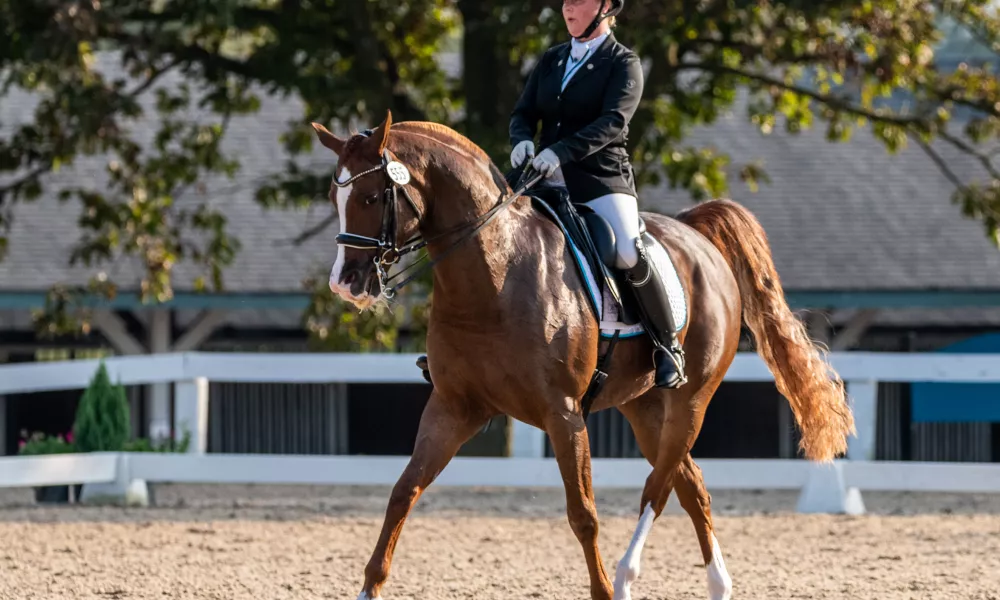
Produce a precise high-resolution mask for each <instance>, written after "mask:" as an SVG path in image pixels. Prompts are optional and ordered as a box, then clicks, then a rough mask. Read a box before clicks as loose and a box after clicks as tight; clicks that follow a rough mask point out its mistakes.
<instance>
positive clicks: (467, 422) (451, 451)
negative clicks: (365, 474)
mask: <svg viewBox="0 0 1000 600" xmlns="http://www.w3.org/2000/svg"><path fill="white" fill-rule="evenodd" d="M489 416H490V415H488V414H486V413H485V411H482V410H478V409H476V408H475V407H471V406H469V405H467V404H465V403H452V402H446V401H445V400H444V399H443V398H441V397H440V396H439V395H438V394H437V393H436V392H432V393H431V397H430V399H429V400H428V402H427V406H426V408H424V413H423V416H421V418H420V426H419V428H418V430H417V440H416V443H415V444H414V448H413V454H412V455H411V457H410V462H409V463H408V464H407V465H406V469H404V470H403V474H402V475H400V477H399V480H398V481H397V482H396V485H395V486H394V487H393V489H392V494H391V495H390V497H389V505H388V507H387V508H386V512H385V520H384V521H383V523H382V533H381V535H379V539H378V543H377V544H376V545H375V550H374V552H372V556H371V559H370V560H369V561H368V566H367V567H365V585H364V588H362V592H361V594H360V595H359V596H358V600H376V599H378V598H380V594H381V591H382V586H383V585H384V584H385V582H386V580H387V579H388V578H389V569H390V566H391V563H392V554H393V551H394V550H395V548H396V542H397V541H398V540H399V535H400V533H401V532H402V530H403V522H404V521H405V520H406V517H407V515H409V514H410V510H411V509H412V508H413V505H414V504H416V502H417V500H418V499H419V498H420V495H421V494H422V493H423V492H424V490H425V489H427V486H429V485H430V484H431V482H433V481H434V479H435V478H437V476H438V474H440V473H441V471H443V470H444V468H445V467H446V466H447V465H448V463H449V462H450V461H451V459H452V458H453V457H454V456H455V454H456V453H457V452H458V450H459V449H460V448H461V447H462V444H464V443H465V442H466V441H468V440H469V439H470V438H471V437H472V436H473V435H474V434H475V433H476V431H478V430H479V428H480V427H482V426H483V424H484V423H485V422H486V420H487V419H488V418H489Z"/></svg>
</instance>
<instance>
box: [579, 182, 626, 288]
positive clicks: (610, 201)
mask: <svg viewBox="0 0 1000 600" xmlns="http://www.w3.org/2000/svg"><path fill="white" fill-rule="evenodd" d="M585 204H586V206H589V207H590V208H592V209H594V212H596V213H597V214H599V215H601V216H602V217H604V218H605V219H607V220H608V223H610V224H611V229H613V230H614V232H615V250H616V254H617V255H618V256H617V258H616V259H615V266H616V267H618V268H619V269H631V268H632V267H634V266H635V265H636V263H638V262H639V251H638V250H636V248H635V240H636V239H638V237H639V202H638V201H637V200H636V198H635V196H630V195H628V194H608V195H606V196H601V197H599V198H594V199H593V200H591V201H590V202H587V203H585Z"/></svg>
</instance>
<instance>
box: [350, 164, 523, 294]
mask: <svg viewBox="0 0 1000 600" xmlns="http://www.w3.org/2000/svg"><path fill="white" fill-rule="evenodd" d="M532 170H533V169H532V168H531V166H530V165H527V168H526V169H525V170H524V171H523V172H522V173H521V177H520V178H519V180H518V184H519V185H518V186H517V188H516V189H514V191H513V192H512V193H511V195H510V196H509V197H508V198H506V199H503V200H502V201H498V202H497V204H495V205H493V207H492V208H491V209H490V210H489V211H487V212H485V213H483V214H482V215H480V216H479V217H476V218H475V219H474V220H472V221H468V222H465V223H462V224H460V225H458V226H457V227H453V228H451V229H448V230H446V231H443V232H441V233H439V234H437V235H434V236H432V237H431V238H429V239H422V236H421V235H419V234H418V235H416V236H414V237H413V238H411V239H409V240H407V241H406V242H405V243H404V244H403V247H402V248H400V247H398V246H397V245H396V225H397V204H398V193H399V192H402V193H403V197H404V198H406V201H407V203H408V204H409V205H410V208H411V209H412V210H413V213H414V214H415V215H416V216H417V223H418V225H419V223H420V221H421V220H422V219H423V214H422V213H421V212H420V209H418V208H417V205H416V203H415V202H414V201H413V198H412V197H410V194H409V192H407V191H406V187H404V186H406V185H407V184H408V183H409V182H410V171H409V170H408V169H407V168H406V166H405V165H404V164H402V163H401V162H398V161H395V160H391V159H390V158H389V150H388V149H385V150H384V151H383V153H382V163H381V164H380V165H379V166H377V167H372V168H371V169H368V170H366V171H362V172H361V173H358V174H357V175H353V176H352V177H351V178H350V179H348V180H347V181H343V182H341V181H338V180H337V177H336V176H335V177H334V178H333V183H334V185H336V186H337V187H339V188H343V187H347V186H349V185H351V184H352V183H354V182H355V181H357V180H358V179H360V178H362V177H365V176H366V175H371V174H374V173H378V172H380V171H382V172H384V173H385V175H386V178H387V183H386V188H385V191H384V192H383V193H382V196H383V198H384V199H385V206H384V209H383V212H382V231H381V233H380V234H379V237H378V238H373V237H368V236H364V235H357V234H354V233H340V234H338V235H337V238H336V239H337V244H339V245H341V246H347V247H350V248H358V249H360V250H376V251H377V253H376V255H375V258H374V263H375V272H376V274H377V275H378V280H379V287H380V288H381V289H382V293H383V294H384V295H385V297H386V298H388V299H390V300H391V299H392V298H393V297H395V295H396V292H397V291H398V290H399V289H400V288H402V287H403V286H405V285H406V284H408V283H410V282H411V281H413V280H414V279H416V278H417V277H418V276H419V275H420V274H421V273H422V272H424V271H425V270H427V269H429V268H431V267H433V266H434V265H436V264H438V263H439V262H441V261H442V260H444V259H445V258H446V257H447V256H448V255H449V254H451V253H452V252H454V251H455V250H456V249H457V248H458V247H459V245H461V244H462V243H463V242H465V241H466V240H469V239H472V238H473V237H474V236H475V235H477V234H478V233H479V232H480V231H481V230H482V229H483V228H484V227H486V225H488V224H489V223H490V221H492V220H493V219H495V218H496V216H497V215H499V214H500V211H502V210H503V209H505V208H507V207H508V206H510V204H511V203H512V202H514V200H516V199H517V198H519V197H520V196H521V195H522V194H523V193H524V192H525V191H526V190H527V189H528V188H529V187H531V186H532V185H534V184H535V183H537V182H538V181H539V180H541V179H542V177H543V175H542V174H541V173H538V172H534V173H532V174H531V176H530V177H527V174H528V173H529V172H530V171H532ZM371 202H374V200H366V203H368V204H371ZM344 216H345V215H341V218H344ZM469 227H472V228H473V229H472V230H471V231H469V232H467V233H466V234H465V235H463V236H462V237H460V238H459V239H458V240H457V241H455V242H454V243H453V244H451V245H450V246H449V247H448V248H447V249H446V250H445V251H444V252H443V253H442V254H441V255H440V256H438V257H437V258H436V259H434V260H431V261H430V262H429V263H427V264H425V265H423V266H422V267H420V268H419V269H417V270H416V271H415V272H414V273H411V274H410V276H409V277H407V278H406V279H403V280H402V281H400V282H399V283H397V284H396V285H394V286H392V287H387V286H388V284H389V282H390V281H392V280H393V279H395V278H397V277H399V276H400V275H402V274H403V273H405V272H406V271H408V270H410V269H412V268H413V267H415V266H417V265H419V264H420V261H418V262H416V263H413V264H411V265H410V266H408V267H406V268H404V269H403V270H401V271H399V272H398V273H396V274H395V275H392V276H391V277H390V276H389V274H388V270H389V268H391V267H392V265H394V264H396V263H398V262H399V260H400V259H401V258H402V257H403V256H405V255H407V254H409V253H411V252H415V251H417V250H420V249H421V248H424V247H425V246H427V244H429V243H431V242H433V241H435V240H438V239H441V238H442V237H445V236H448V235H452V234H454V233H459V232H462V231H463V230H465V229H467V228H469ZM423 260H427V259H426V257H425V258H423V259H421V261H423Z"/></svg>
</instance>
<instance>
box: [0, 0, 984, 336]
mask: <svg viewBox="0 0 1000 600" xmlns="http://www.w3.org/2000/svg"><path fill="white" fill-rule="evenodd" d="M991 4H992V2H991V1H989V0H962V1H959V0H905V1H902V2H900V1H898V0H854V1H847V0H831V1H828V2H815V1H812V0H790V1H786V2H777V1H771V0H706V1H694V0H655V1H654V0H630V1H629V2H628V4H627V7H626V10H625V12H624V13H623V15H621V17H620V22H621V24H622V32H621V33H620V34H619V36H620V37H621V39H622V40H623V41H624V42H625V43H627V44H628V45H629V46H631V47H633V48H634V49H636V51H637V52H639V54H640V55H641V56H642V57H643V58H644V59H645V60H646V61H648V66H649V74H648V76H647V80H646V88H645V94H644V101H643V105H642V107H641V108H640V110H639V112H638V113H637V114H636V116H635V121H634V127H633V131H636V132H648V133H647V134H645V135H642V136H635V137H634V138H633V139H631V140H630V144H631V151H632V153H633V156H635V157H636V161H635V162H636V166H637V171H638V173H637V174H638V176H639V182H640V184H644V183H653V182H657V181H660V180H663V179H666V180H667V181H668V182H669V183H670V184H671V185H672V186H675V187H678V188H683V189H686V190H688V191H689V192H690V194H691V196H692V198H693V199H695V200H700V199H703V198H707V197H713V196H718V195H721V194H724V193H725V192H726V190H727V186H728V185H729V182H728V181H727V180H726V177H725V175H724V173H723V170H722V168H723V166H724V164H725V163H726V161H727V160H728V159H727V157H726V156H724V155H717V154H713V153H712V152H710V151H708V150H704V149H698V148H691V147H688V145H687V144H686V143H685V139H686V136H687V134H688V132H689V131H690V129H691V128H692V127H694V126H696V125H702V124H710V123H712V122H713V121H714V120H715V119H716V118H717V117H718V115H719V114H720V113H721V112H722V111H724V110H726V109H728V108H730V107H732V106H733V105H734V103H735V101H736V98H737V94H738V92H740V90H744V91H745V92H746V93H749V94H750V97H751V99H752V102H751V104H750V110H749V113H748V114H747V118H748V119H749V120H751V121H752V122H753V123H755V124H756V125H757V126H758V127H760V129H761V130H762V131H764V132H768V131H773V130H774V129H775V128H777V127H784V128H786V129H787V130H789V131H792V132H796V131H800V130H802V129H803V128H806V127H823V128H825V130H826V132H827V136H828V138H829V139H830V140H831V141H848V140H849V139H850V138H851V136H852V135H855V134H856V130H857V129H858V128H860V127H865V128H868V129H869V130H870V132H871V134H872V135H875V136H876V137H877V138H878V139H879V140H881V141H882V142H883V143H884V144H885V146H886V149H887V151H889V152H893V151H896V150H897V149H899V148H900V147H902V146H903V145H905V144H908V143H913V144H916V145H918V146H919V147H920V148H922V149H923V150H924V151H925V152H927V154H928V155H929V156H930V157H931V158H932V159H933V160H934V161H935V163H936V164H937V165H938V166H939V168H940V169H941V170H942V171H943V172H944V173H945V174H947V175H948V176H949V177H950V178H951V180H952V181H953V183H954V184H955V187H956V191H955V195H954V198H953V200H954V201H955V202H957V203H958V204H959V205H960V207H961V208H960V209H961V210H962V211H963V213H964V214H966V215H968V216H969V217H971V218H975V219H978V220H980V221H981V222H982V223H983V227H984V230H985V232H986V234H987V235H988V236H989V237H990V238H991V239H992V240H993V242H994V243H997V244H1000V233H998V232H1000V172H998V171H997V168H996V167H995V166H994V164H993V161H992V153H991V151H990V150H989V149H988V148H989V144H991V143H993V142H995V140H996V138H997V136H998V133H1000V127H998V124H1000V121H998V117H1000V91H998V81H1000V80H998V78H997V76H996V74H995V69H994V65H995V64H996V62H997V61H996V58H997V57H996V52H997V50H998V49H1000V46H998V43H1000V17H998V16H997V14H996V12H995V10H994V9H993V8H992V6H991ZM949 24H954V25H958V26H960V27H962V28H963V30H964V31H965V32H966V33H967V35H969V36H972V37H973V38H974V39H975V40H977V41H978V42H979V44H980V46H979V48H980V51H981V52H980V55H979V56H978V57H977V58H976V59H975V60H970V61H968V62H965V63H962V64H960V65H959V66H958V67H957V68H951V67H949V66H948V65H943V64H940V63H939V61H937V60H936V57H935V48H936V47H937V46H938V45H939V44H940V43H941V41H942V39H943V35H944V34H943V31H944V28H946V27H948V26H949ZM0 33H2V37H0V73H2V80H0V81H2V84H0V86H2V87H0V102H2V101H3V100H2V98H3V97H5V96H7V95H9V94H12V93H15V92H25V91H27V92H31V93H34V94H37V95H39V96H40V97H41V102H40V103H39V105H38V107H37V109H36V111H35V115H34V120H33V121H32V122H30V123H27V124H23V125H19V126H15V127H10V126H9V125H7V126H6V129H4V130H3V133H2V134H0V225H2V224H8V225H9V222H10V215H11V208H12V205H13V203H16V202H23V201H30V200H32V199H35V198H37V197H38V196H39V195H40V194H41V193H42V191H43V178H44V175H45V174H46V173H48V172H49V171H51V170H53V169H58V168H60V166H62V165H66V164H72V163H73V162H74V161H75V160H77V159H78V158H80V157H84V156H91V155H99V156H104V157H106V161H105V164H106V171H107V177H108V184H107V186H106V187H101V188H99V189H95V188H93V187H86V186H79V187H77V188H74V189H69V190H64V191H62V197H63V198H64V199H65V200H67V201H68V200H69V199H75V200H76V201H78V202H80V203H81V204H82V205H83V206H84V207H85V208H86V212H85V213H84V215H85V216H84V218H83V219H82V220H81V222H80V227H81V237H80V240H79V244H78V245H77V247H76V249H75V250H74V252H73V255H72V256H71V257H69V258H70V260H72V261H74V262H76V261H82V262H83V263H84V264H86V265H92V264H99V263H101V262H102V261H107V260H110V259H111V258H112V257H113V256H115V255H117V254H124V255H127V256H131V257H136V258H138V259H139V260H140V261H141V263H142V265H143V267H144V272H145V277H144V281H143V286H142V290H141V291H142V293H143V298H144V299H147V300H150V301H154V302H155V301H162V300H166V299H169V298H170V297H171V294H172V274H171V272H172V267H173V265H175V264H176V263H177V262H178V261H186V260H190V261H194V262H196V263H197V264H199V265H201V266H202V267H203V269H204V274H203V275H202V277H200V278H199V280H198V281H197V282H196V283H197V285H198V286H199V287H204V288H205V289H207V288H208V287H209V286H211V288H213V289H216V290H219V289H222V288H223V287H224V285H223V271H224V269H225V267H226V266H227V265H229V264H231V262H232V260H233V257H234V256H235V254H236V253H237V252H239V249H240V245H239V241H238V240H235V239H233V238H232V237H231V236H229V235H228V234H227V232H226V217H225V215H224V214H222V213H221V212H219V211H218V210H216V209H213V208H211V207H209V206H208V205H206V204H204V203H200V202H198V201H182V200H185V197H184V195H183V194H184V192H185V191H186V190H188V189H189V188H190V187H192V186H196V185H197V184H198V182H199V181H200V180H201V179H202V178H204V177H206V176H208V175H213V174H217V175H218V174H221V175H225V176H229V177H236V176H238V174H239V161H238V158H237V157H232V156H225V155H224V154H223V153H222V152H221V150H220V141H221V140H222V139H223V137H224V136H225V135H226V134H227V125H228V123H229V120H230V118H231V117H232V116H233V115H236V114H246V113H252V112H255V111H257V110H259V107H260V97H259V94H260V92H259V91H254V90H265V91H266V92H267V93H271V94H275V95H289V96H295V97H298V98H300V99H302V101H303V102H304V107H305V108H304V110H303V114H302V118H301V119H299V120H296V121H295V122H293V123H290V124H289V126H288V130H287V131H286V132H285V133H284V135H283V136H282V138H281V139H280V140H275V143H282V144H283V145H284V146H285V148H286V149H287V150H288V152H289V153H290V154H291V155H292V157H294V156H296V155H297V154H300V153H302V152H304V151H306V150H309V149H311V148H312V143H313V142H312V140H313V137H312V132H311V130H310V129H309V126H308V123H309V122H310V121H320V122H325V123H332V122H333V121H340V122H348V121H350V120H351V119H356V120H357V121H359V122H366V123H374V122H378V121H379V120H381V118H382V116H383V115H384V114H385V110H386V109H391V110H392V111H393V114H394V115H396V116H397V118H399V119H429V120H434V121H438V122H443V123H447V124H450V125H453V126H455V127H456V128H457V129H459V130H460V131H463V132H464V133H467V134H468V135H469V136H470V137H471V138H472V139H474V140H475V141H476V142H477V143H479V144H480V145H481V146H483V148H484V149H486V150H487V151H488V152H489V153H490V154H491V156H493V158H494V160H495V161H496V162H497V163H498V164H501V165H506V164H507V152H508V151H509V148H508V145H507V132H506V130H507V127H506V123H507V116H508V115H509V112H510V107H511V106H512V105H513V102H514V101H515V100H516V97H517V94H518V93H519V90H520V87H521V84H522V82H523V80H524V77H525V74H526V70H527V69H528V68H529V67H530V64H531V61H532V60H533V59H534V57H536V56H537V55H538V53H539V52H540V51H542V50H543V49H544V48H546V47H547V46H548V45H550V44H552V43H554V42H555V41H561V40H562V39H564V37H565V36H564V32H563V25H562V22H561V18H560V16H559V14H558V8H557V7H555V6H554V5H553V4H552V3H550V2H547V1H543V0H497V1H496V2H477V1H474V0H410V1H408V2H396V1H390V0H365V1H350V2H349V1H345V0H320V1H316V2H300V1H298V0H220V1H217V2H212V3H203V2H195V1H194V0H156V1H147V2H143V1H139V0H132V1H128V0H117V1H116V0H104V1H98V0H86V1H84V0H78V1H74V2H56V1H54V0H37V1H34V2H22V1H18V0H0ZM447 51H457V52H459V53H460V54H461V56H462V60H463V64H464V65H465V68H464V70H463V75H462V77H461V78H460V79H458V80H453V79H451V78H449V77H448V76H447V75H446V71H445V70H444V69H443V68H442V67H441V65H440V64H439V62H438V58H439V57H440V56H441V55H442V54H443V53H446V52H447ZM108 61H110V62H112V63H115V64H120V65H121V67H123V68H124V70H125V71H126V72H128V73H129V75H130V79H129V80H113V79H109V78H107V77H105V76H103V75H101V72H100V70H99V69H96V68H95V64H96V63H98V62H101V63H106V62H108ZM171 71H176V72H179V73H183V74H184V75H185V77H186V81H187V82H188V83H187V84H186V85H181V86H178V87H177V88H176V89H164V88H156V86H155V84H156V82H157V81H158V80H159V79H160V78H161V77H163V75H164V74H166V73H169V72H171ZM154 88H155V91H154ZM147 98H149V99H150V100H152V101H153V102H152V104H153V106H154V108H155V113H156V117H157V118H158V122H159V123H160V129H159V132H158V133H157V135H156V136H155V138H154V139H153V140H152V142H151V143H144V142H142V141H140V140H137V139H134V137H132V136H131V135H130V133H129V132H128V129H127V124H128V123H129V122H131V121H132V120H134V119H137V118H140V117H142V116H144V115H145V113H146V112H147V109H144V108H143V107H142V100H144V99H147ZM901 99H905V100H906V102H901V101H900V100H901ZM195 107H197V108H200V109H201V110H202V111H204V112H205V113H206V114H207V115H208V116H207V118H204V119H201V120H199V121H198V122H194V121H191V120H190V119H189V118H187V117H185V113H186V112H187V111H189V110H190V109H192V108H195ZM146 116H148V115H146ZM939 144H945V145H947V146H951V147H952V148H954V149H956V150H957V151H958V152H960V153H961V154H964V155H967V156H969V157H971V158H972V159H973V160H975V161H977V162H978V163H979V164H981V165H982V167H983V170H984V172H985V173H987V174H988V177H987V178H986V180H985V181H981V182H967V181H964V180H962V179H960V178H959V177H957V176H956V175H955V174H954V172H953V169H952V168H951V166H950V165H949V163H948V162H947V161H946V160H945V159H944V158H943V157H942V155H941V153H940V152H939V151H938V149H937V148H939V147H940V146H939ZM330 175H331V174H330V173H329V172H312V171H308V170H305V169H303V168H302V167H300V166H298V165H297V164H295V163H294V162H293V163H290V164H289V166H288V169H287V171H286V173H284V174H283V175H282V176H281V177H280V178H276V179H274V180H270V181H266V182H263V183H262V184H261V185H260V187H259V189H258V191H257V194H256V199H257V201H259V202H261V203H262V204H264V205H265V206H268V207H273V208H275V209H279V208H294V207H300V206H303V205H306V204H308V203H310V202H313V201H314V200H313V199H314V198H322V197H324V196H325V195H326V191H327V187H328V185H329V177H330ZM741 178H742V179H743V180H744V181H745V182H746V183H747V184H748V185H751V186H754V185H756V184H757V181H758V180H765V181H766V173H764V172H763V171H762V170H761V169H759V168H758V167H756V166H755V165H745V166H743V167H742V169H741ZM320 231H321V230H316V231H313V232H309V233H310V234H316V233H319V232H320ZM2 235H3V234H2V231H0V253H2V250H3V248H4V245H5V238H4V237H2ZM94 289H95V290H98V291H101V292H102V293H104V294H112V293H114V289H115V286H114V282H108V281H100V282H95V286H94ZM59 292H60V293H59V294H56V295H55V296H54V299H53V301H52V305H51V307H50V309H51V310H49V311H47V312H48V313H50V314H52V315H59V314H60V313H62V312H65V310H66V307H67V306H70V305H71V303H70V302H69V301H68V300H67V299H66V296H65V294H64V291H62V290H60V291H59ZM328 306H329V307H331V309H332V310H334V311H336V310H342V307H340V308H337V304H336V302H331V303H329V304H328ZM314 308H316V307H315V306H314ZM313 316H315V315H313ZM364 318H376V317H370V316H365V317H364ZM314 322H317V321H314ZM46 323H47V324H49V325H51V326H52V329H53V330H60V329H63V328H65V327H66V326H67V324H68V323H69V322H68V321H66V320H65V319H60V318H59V317H58V316H56V317H52V318H50V319H49V320H48V321H46Z"/></svg>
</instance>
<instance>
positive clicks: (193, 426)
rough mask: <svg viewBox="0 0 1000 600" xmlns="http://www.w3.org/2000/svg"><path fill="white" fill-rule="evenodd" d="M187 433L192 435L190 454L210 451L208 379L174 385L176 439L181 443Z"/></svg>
mask: <svg viewBox="0 0 1000 600" xmlns="http://www.w3.org/2000/svg"><path fill="white" fill-rule="evenodd" d="M185 431H189V432H190V433H191V445H190V446H189V447H188V452H190V453H193V454H204V453H205V452H207V451H208V379H207V378H205V377H196V378H194V379H190V380H187V381H178V382H177V383H176V384H175V385H174V439H175V440H177V441H180V440H181V439H183V437H184V433H185Z"/></svg>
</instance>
